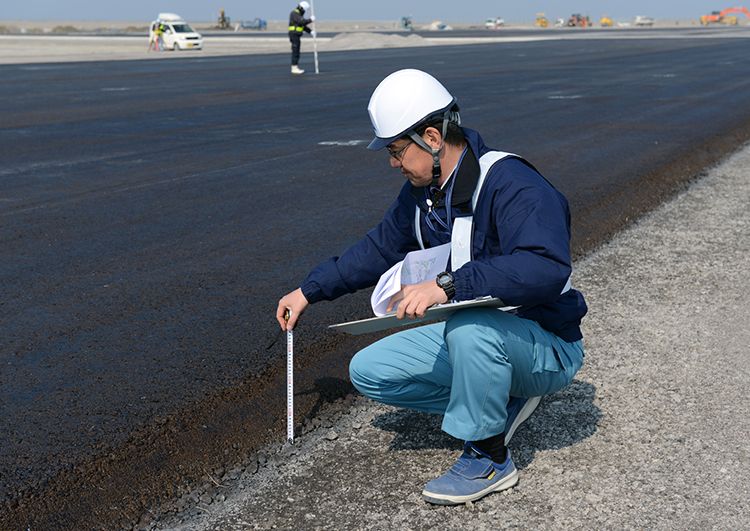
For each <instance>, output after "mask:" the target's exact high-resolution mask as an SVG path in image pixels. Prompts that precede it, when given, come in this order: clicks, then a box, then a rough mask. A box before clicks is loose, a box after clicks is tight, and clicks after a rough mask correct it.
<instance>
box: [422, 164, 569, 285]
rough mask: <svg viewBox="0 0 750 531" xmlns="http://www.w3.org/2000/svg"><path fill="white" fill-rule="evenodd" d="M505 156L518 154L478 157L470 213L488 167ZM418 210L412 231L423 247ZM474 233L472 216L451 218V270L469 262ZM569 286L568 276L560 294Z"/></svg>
mask: <svg viewBox="0 0 750 531" xmlns="http://www.w3.org/2000/svg"><path fill="white" fill-rule="evenodd" d="M506 157H517V158H521V157H519V156H518V155H514V154H513V153H506V152H504V151H489V152H487V153H485V154H484V155H482V156H481V157H479V179H478V180H477V186H476V188H474V195H473V196H472V197H471V211H472V213H473V212H474V211H475V210H476V208H477V202H478V201H479V194H480V193H481V192H482V186H483V185H484V180H485V178H486V177H487V173H488V172H489V171H490V168H491V167H492V166H493V165H494V164H495V163H496V162H498V161H501V160H503V159H504V158H506ZM419 215H420V210H419V206H417V208H416V212H415V215H414V232H415V234H416V236H417V241H418V242H419V247H420V248H421V249H424V248H425V247H424V241H423V240H422V230H421V228H420V224H419ZM473 234H474V216H473V215H471V216H463V217H459V218H455V219H454V220H453V230H452V232H451V271H456V270H457V269H458V268H460V267H461V266H462V265H464V264H465V263H467V262H470V261H471V259H472V235H473ZM570 288H571V282H570V277H568V280H567V282H565V286H564V287H563V289H562V291H561V292H560V295H562V294H563V293H565V292H567V291H568V290H570Z"/></svg>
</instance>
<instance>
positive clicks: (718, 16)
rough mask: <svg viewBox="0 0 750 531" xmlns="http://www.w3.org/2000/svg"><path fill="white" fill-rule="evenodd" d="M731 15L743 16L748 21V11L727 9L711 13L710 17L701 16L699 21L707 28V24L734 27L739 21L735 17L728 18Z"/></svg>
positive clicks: (741, 8) (740, 8)
mask: <svg viewBox="0 0 750 531" xmlns="http://www.w3.org/2000/svg"><path fill="white" fill-rule="evenodd" d="M732 14H737V15H745V16H746V17H747V18H749V19H750V11H748V10H747V8H745V7H728V8H726V9H724V10H723V11H712V12H711V14H710V15H703V16H701V18H700V21H701V24H702V25H703V26H708V25H709V24H729V25H736V24H738V23H739V20H738V19H737V17H736V16H729V15H732Z"/></svg>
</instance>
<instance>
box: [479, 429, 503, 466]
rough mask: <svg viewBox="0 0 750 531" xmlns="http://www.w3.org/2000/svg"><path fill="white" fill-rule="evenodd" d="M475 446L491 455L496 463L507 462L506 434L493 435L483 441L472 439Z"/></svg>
mask: <svg viewBox="0 0 750 531" xmlns="http://www.w3.org/2000/svg"><path fill="white" fill-rule="evenodd" d="M472 442H473V443H474V446H476V447H477V448H479V449H480V450H482V451H483V452H484V453H486V454H487V455H489V456H490V457H491V458H492V460H493V461H494V462H495V463H503V462H505V454H506V451H507V449H506V448H505V434H504V433H501V434H499V435H493V436H492V437H489V438H487V439H484V440H481V441H472Z"/></svg>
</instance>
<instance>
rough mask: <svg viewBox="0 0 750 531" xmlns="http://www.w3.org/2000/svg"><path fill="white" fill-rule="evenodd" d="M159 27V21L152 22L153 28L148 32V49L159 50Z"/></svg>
mask: <svg viewBox="0 0 750 531" xmlns="http://www.w3.org/2000/svg"><path fill="white" fill-rule="evenodd" d="M158 27H159V23H158V22H154V23H152V24H151V29H150V30H149V32H148V51H149V52H150V51H151V50H153V51H155V52H158V51H159V39H158V37H157V35H156V30H157V28H158Z"/></svg>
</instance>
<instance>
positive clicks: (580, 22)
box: [565, 13, 591, 28]
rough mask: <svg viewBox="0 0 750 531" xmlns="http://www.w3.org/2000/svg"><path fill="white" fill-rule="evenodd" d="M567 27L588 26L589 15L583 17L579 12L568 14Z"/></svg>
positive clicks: (589, 24)
mask: <svg viewBox="0 0 750 531" xmlns="http://www.w3.org/2000/svg"><path fill="white" fill-rule="evenodd" d="M565 25H566V26H568V27H569V28H588V27H590V26H591V20H590V19H589V17H584V16H583V15H581V14H578V13H573V14H572V15H570V18H569V19H568V22H567V24H565Z"/></svg>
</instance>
